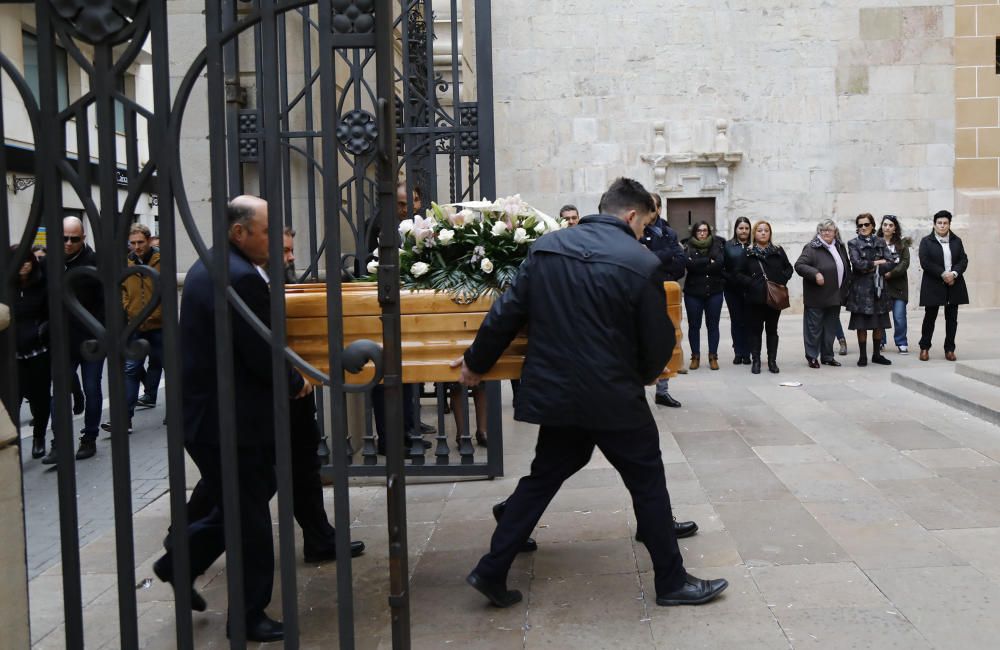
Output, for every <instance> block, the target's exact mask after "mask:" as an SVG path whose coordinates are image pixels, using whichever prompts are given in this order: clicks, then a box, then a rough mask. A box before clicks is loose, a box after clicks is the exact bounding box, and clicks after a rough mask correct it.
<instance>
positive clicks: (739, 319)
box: [724, 289, 750, 356]
mask: <svg viewBox="0 0 1000 650" xmlns="http://www.w3.org/2000/svg"><path fill="white" fill-rule="evenodd" d="M724 293H725V297H726V307H728V308H729V332H730V334H731V335H732V337H733V352H734V353H735V354H737V355H739V356H744V355H748V354H750V344H749V343H748V342H747V329H748V324H747V302H746V299H745V298H744V297H743V292H742V291H734V290H732V289H726V290H725V292H724Z"/></svg>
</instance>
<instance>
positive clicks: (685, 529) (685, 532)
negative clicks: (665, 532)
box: [635, 518, 698, 542]
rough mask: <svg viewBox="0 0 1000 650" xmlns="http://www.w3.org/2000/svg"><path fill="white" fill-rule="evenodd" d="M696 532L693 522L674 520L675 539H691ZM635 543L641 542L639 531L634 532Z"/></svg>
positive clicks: (696, 527) (696, 526)
mask: <svg viewBox="0 0 1000 650" xmlns="http://www.w3.org/2000/svg"><path fill="white" fill-rule="evenodd" d="M697 532H698V524H696V523H695V522H693V521H677V519H676V518H674V535H676V536H677V539H684V538H685V537H691V536H692V535H694V534H695V533H697ZM635 541H637V542H641V541H642V535H641V534H640V533H639V531H636V532H635Z"/></svg>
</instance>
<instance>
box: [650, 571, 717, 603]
mask: <svg viewBox="0 0 1000 650" xmlns="http://www.w3.org/2000/svg"><path fill="white" fill-rule="evenodd" d="M728 586H729V582H728V581H726V580H723V579H721V578H720V579H719V580H702V579H701V578H695V577H694V576H693V575H691V574H690V573H688V574H685V576H684V584H683V585H681V587H680V588H679V589H675V590H674V591H671V592H669V593H666V594H657V596H656V604H657V605H660V606H662V607H670V606H672V605H701V604H704V603H707V602H708V601H710V600H714V599H715V597H716V596H718V595H719V594H721V593H722V592H723V591H725V590H726V587H728Z"/></svg>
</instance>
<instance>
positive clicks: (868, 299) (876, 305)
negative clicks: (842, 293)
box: [847, 236, 896, 314]
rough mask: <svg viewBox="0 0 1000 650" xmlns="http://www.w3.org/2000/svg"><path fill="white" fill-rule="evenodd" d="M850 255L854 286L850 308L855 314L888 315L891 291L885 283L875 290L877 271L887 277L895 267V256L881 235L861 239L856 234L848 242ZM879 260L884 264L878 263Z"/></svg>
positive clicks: (850, 289) (848, 299) (850, 294)
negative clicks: (878, 290)
mask: <svg viewBox="0 0 1000 650" xmlns="http://www.w3.org/2000/svg"><path fill="white" fill-rule="evenodd" d="M847 253H848V255H849V256H850V258H851V286H850V288H849V289H848V291H847V311H849V312H851V313H852V314H888V313H889V311H890V310H891V309H892V299H891V298H889V291H888V289H886V288H885V286H884V285H883V288H882V292H881V293H880V294H879V293H878V292H877V291H876V279H875V278H876V274H878V275H882V276H884V275H885V274H886V273H887V272H889V271H891V270H892V269H894V268H895V267H896V258H895V257H894V256H893V255H891V254H890V253H889V250H888V249H887V248H886V247H885V240H884V239H882V238H881V237H875V236H872V237H868V238H867V239H862V238H861V237H855V238H854V239H852V240H851V241H849V242H847ZM878 260H885V261H886V263H885V264H880V265H877V266H876V264H875V262H877V261H878Z"/></svg>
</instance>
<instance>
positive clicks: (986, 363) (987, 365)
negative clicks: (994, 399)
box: [955, 359, 1000, 387]
mask: <svg viewBox="0 0 1000 650" xmlns="http://www.w3.org/2000/svg"><path fill="white" fill-rule="evenodd" d="M955 372H957V373H958V374H960V375H962V376H963V377H968V378H969V379H975V380H976V381H981V382H985V383H987V384H992V385H994V386H997V387H1000V359H983V360H981V361H960V362H958V363H956V364H955Z"/></svg>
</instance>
